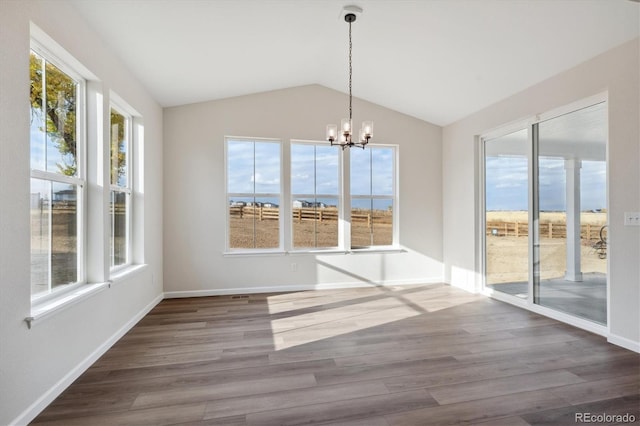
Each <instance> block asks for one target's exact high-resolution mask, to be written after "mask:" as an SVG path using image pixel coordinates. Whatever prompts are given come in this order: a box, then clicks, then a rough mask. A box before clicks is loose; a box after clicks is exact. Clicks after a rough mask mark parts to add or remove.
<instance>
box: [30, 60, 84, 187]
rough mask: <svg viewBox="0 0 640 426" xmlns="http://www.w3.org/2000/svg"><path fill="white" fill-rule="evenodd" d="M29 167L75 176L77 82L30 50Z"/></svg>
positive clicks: (76, 166)
mask: <svg viewBox="0 0 640 426" xmlns="http://www.w3.org/2000/svg"><path fill="white" fill-rule="evenodd" d="M29 70H30V78H31V90H30V105H31V138H32V143H31V167H32V168H34V169H39V170H46V171H49V172H57V173H61V174H64V175H66V176H77V173H78V171H77V168H78V165H77V161H76V160H77V158H76V156H77V144H76V142H77V141H76V101H77V86H78V83H77V82H76V81H74V80H73V79H72V78H71V77H69V76H68V75H67V74H65V73H64V72H62V71H61V70H60V69H59V68H57V67H56V66H54V65H52V64H50V63H48V62H46V61H44V60H43V59H42V58H41V57H39V56H38V55H36V54H34V53H33V52H32V53H31V59H30V68H29Z"/></svg>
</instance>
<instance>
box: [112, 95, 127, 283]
mask: <svg viewBox="0 0 640 426" xmlns="http://www.w3.org/2000/svg"><path fill="white" fill-rule="evenodd" d="M111 98H112V99H111V105H110V108H109V183H110V184H109V203H111V194H112V193H114V192H120V193H124V194H125V198H126V206H127V209H126V212H125V221H126V235H125V239H126V243H125V247H126V261H125V262H124V263H122V264H119V265H114V264H113V260H114V258H115V253H114V252H115V245H112V244H111V232H109V239H110V240H109V259H110V260H109V270H110V271H111V273H112V274H113V273H115V272H117V271H119V270H122V269H124V268H127V267H128V266H131V263H132V261H131V256H132V252H133V250H132V238H131V223H132V212H133V168H132V162H133V156H132V154H133V115H131V114H130V113H128V112H127V109H128V108H126V107H124V106H121V105H120V103H119V102H117V101H115V100H113V95H112V96H111ZM111 110H114V111H115V112H116V113H118V114H120V115H122V116H123V117H124V118H125V123H126V129H125V138H126V154H127V155H126V161H125V171H126V174H127V184H126V186H119V185H114V184H113V183H111V159H112V158H113V157H112V152H111V147H112V145H111V137H112V133H111V131H112V125H111V120H110V119H111ZM109 223H110V229H111V230H113V227H114V222H113V218H111V220H110V221H109Z"/></svg>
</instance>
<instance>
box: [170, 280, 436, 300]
mask: <svg viewBox="0 0 640 426" xmlns="http://www.w3.org/2000/svg"><path fill="white" fill-rule="evenodd" d="M442 282H443V281H442V277H432V278H424V279H419V280H418V279H416V280H395V281H384V282H362V281H360V282H344V283H330V284H302V285H284V286H264V287H241V288H216V289H207V290H185V291H165V293H164V298H165V299H177V298H181V297H206V296H227V295H231V294H258V293H283V292H288V291H307V290H336V289H341V288H364V287H392V286H402V285H416V284H439V283H442Z"/></svg>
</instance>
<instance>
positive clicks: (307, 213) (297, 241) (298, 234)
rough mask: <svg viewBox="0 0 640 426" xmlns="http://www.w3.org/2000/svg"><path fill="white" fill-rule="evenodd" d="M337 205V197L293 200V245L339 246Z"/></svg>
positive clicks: (302, 246)
mask: <svg viewBox="0 0 640 426" xmlns="http://www.w3.org/2000/svg"><path fill="white" fill-rule="evenodd" d="M337 205H338V199H337V198H297V199H295V200H293V202H292V209H293V218H292V221H293V247H294V248H312V247H337V246H338V208H337Z"/></svg>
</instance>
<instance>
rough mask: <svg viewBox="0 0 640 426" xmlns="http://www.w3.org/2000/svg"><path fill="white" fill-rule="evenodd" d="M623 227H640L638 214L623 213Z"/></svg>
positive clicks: (639, 215) (639, 213)
mask: <svg viewBox="0 0 640 426" xmlns="http://www.w3.org/2000/svg"><path fill="white" fill-rule="evenodd" d="M624 226H640V212H624Z"/></svg>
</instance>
